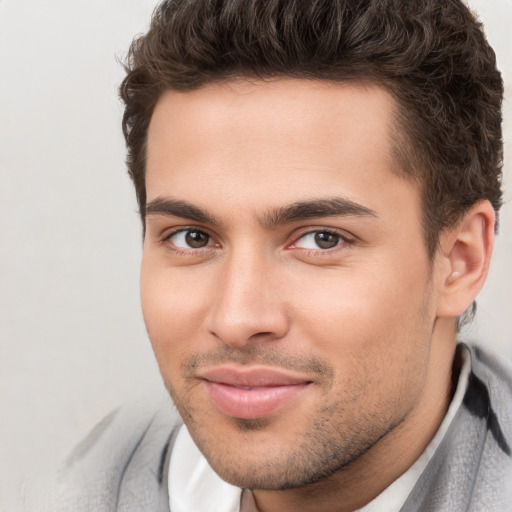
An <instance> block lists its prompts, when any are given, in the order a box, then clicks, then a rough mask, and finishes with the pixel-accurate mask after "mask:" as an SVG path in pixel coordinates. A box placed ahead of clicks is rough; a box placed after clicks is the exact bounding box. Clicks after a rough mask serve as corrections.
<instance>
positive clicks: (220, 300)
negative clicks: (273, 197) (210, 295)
mask: <svg viewBox="0 0 512 512" xmlns="http://www.w3.org/2000/svg"><path fill="white" fill-rule="evenodd" d="M275 264H276V262H272V261H271V260H270V258H269V256H268V255H267V254H266V253H265V251H264V250H263V249H261V248H258V247H255V245H254V244H252V243H251V242H250V241H249V242H248V243H245V244H243V246H241V247H239V248H237V249H234V250H232V251H231V252H230V254H229V255H228V256H227V257H226V259H225V261H224V262H223V266H222V270H221V272H219V274H220V275H219V286H218V290H217V294H216V300H215V304H214V305H213V308H212V319H211V331H212V332H213V333H214V334H215V335H216V336H217V337H218V338H219V339H221V340H222V341H223V342H224V343H226V344H229V345H243V344H245V343H247V342H248V341H249V340H250V339H251V338H252V337H253V336H254V335H260V336H262V335H263V334H265V335H266V337H267V338H269V339H270V338H272V339H275V338H278V337H281V336H282V335H283V334H284V333H285V332H286V330H287V321H286V314H285V311H284V308H283V304H282V300H281V296H280V294H279V293H278V291H277V290H276V284H277V283H276V282H275V281H274V279H273V274H274V270H273V265H275Z"/></svg>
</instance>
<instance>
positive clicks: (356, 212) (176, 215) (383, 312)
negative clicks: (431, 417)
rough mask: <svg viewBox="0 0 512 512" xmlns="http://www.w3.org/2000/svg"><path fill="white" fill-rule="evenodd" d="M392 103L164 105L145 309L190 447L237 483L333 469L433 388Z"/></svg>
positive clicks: (327, 93) (418, 250) (230, 98)
mask: <svg viewBox="0 0 512 512" xmlns="http://www.w3.org/2000/svg"><path fill="white" fill-rule="evenodd" d="M394 108H395V105H394V103H393V100H392V99H391V97H390V96H389V95H388V94H387V93H386V92H385V91H383V90H382V89H379V88H377V87H370V86H368V87H365V86H362V85H357V84H352V85H350V84H345V85H343V84H342V85H340V84H337V85H332V84H329V83H325V82H320V81H306V80H291V79H283V80H277V81H271V82H267V83H263V82H258V81H256V82H252V83H249V82H242V81H240V82H232V83H228V84H223V85H222V84H215V85H210V86H207V87H204V88H202V89H199V90H197V91H193V92H188V93H178V92H167V93H165V94H164V95H163V96H162V98H161V99H160V101H159V103H158V104H157V106H156V109H155V112H154V115H153V118H152V121H151V125H150V129H149V134H148V150H147V177H146V186H147V197H148V216H147V231H146V237H145V242H144V254H143V262H142V273H141V287H142V306H143V311H144V317H145V321H146V325H147V329H148V332H149V336H150V338H151V341H152V344H153V348H154V351H155V353H156V357H157V359H158V363H159V366H160V369H161V372H162V375H163V378H164V381H165V383H166V386H167V388H168V389H169V391H170V393H171V395H172V397H173V399H174V401H175V404H176V406H177V408H178V410H179V412H180V413H181V415H182V417H183V419H184V421H185V423H186V424H187V427H188V429H189V431H190V433H191V435H192V437H193V438H194V440H195V442H196V444H197V445H198V446H199V448H200V449H201V451H202V452H203V453H204V454H205V455H206V457H207V458H208V460H209V462H210V464H211V465H212V467H213V468H214V469H215V470H216V471H217V472H218V473H219V475H220V476H221V477H223V478H224V479H226V480H227V481H229V482H231V483H233V484H235V485H238V486H241V487H248V488H257V489H258V488H259V489H264V488H267V489H279V488H286V487H295V486H301V485H305V484H307V483H310V482H313V481H316V480H319V479H320V478H322V477H325V476H327V475H329V474H332V473H333V472H334V471H336V470H337V469H339V468H341V467H343V466H345V465H347V464H348V463H349V462H351V461H353V460H355V459H358V458H359V457H360V456H361V455H363V454H364V453H365V452H367V451H368V450H370V449H371V447H372V446H374V445H375V444H376V443H378V442H383V441H382V440H384V439H385V438H386V437H389V436H390V435H392V434H391V433H392V432H394V431H395V430H396V428H402V427H401V426H400V425H402V424H407V422H408V421H409V418H410V417H412V416H413V415H414V413H415V409H416V408H417V407H418V404H419V403H420V402H421V400H420V398H421V397H422V396H423V395H425V393H427V392H428V390H427V386H426V382H427V376H428V372H429V371H430V369H429V364H428V359H429V350H430V342H431V336H432V329H433V324H434V319H435V306H436V295H435V286H434V285H433V282H434V278H433V274H432V273H433V269H432V266H431V264H430V262H429V260H428V257H427V252H426V248H425V243H424V239H423V236H422V228H421V222H420V218H421V217H420V199H419V194H418V190H417V188H416V187H415V186H413V185H412V184H411V183H409V182H408V181H406V180H404V179H401V178H399V177H398V175H397V174H396V173H395V172H393V170H394V168H395V166H396V164H395V162H394V161H393V158H392V156H391V154H392V143H393V141H392V140H391V138H392V135H391V134H392V132H393V116H394ZM399 426H400V427H399ZM381 439H382V440H381ZM379 440H381V441H379Z"/></svg>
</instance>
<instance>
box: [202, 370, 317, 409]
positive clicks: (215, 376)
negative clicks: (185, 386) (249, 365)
mask: <svg viewBox="0 0 512 512" xmlns="http://www.w3.org/2000/svg"><path fill="white" fill-rule="evenodd" d="M203 379H204V384H205V388H206V392H207V394H208V396H209V398H210V399H211V401H212V402H213V404H214V405H215V406H216V407H217V409H218V410H219V411H221V412H222V413H224V414H226V415H227V416H231V417H234V418H240V419H256V418H262V417H265V416H269V415H271V414H273V413H275V412H277V411H278V410H279V409H281V408H283V407H284V406H286V405H287V404H289V403H290V402H291V401H292V400H293V399H294V398H295V397H296V396H297V395H298V394H300V393H301V392H302V391H304V390H305V389H306V388H307V387H308V385H309V384H311V381H309V380H305V379H301V378H296V377H293V376H290V375H287V374H284V373H281V372H279V371H276V370H274V369H249V370H245V371H239V370H235V369H232V368H219V369H214V370H210V371H208V372H206V373H205V374H204V376H203Z"/></svg>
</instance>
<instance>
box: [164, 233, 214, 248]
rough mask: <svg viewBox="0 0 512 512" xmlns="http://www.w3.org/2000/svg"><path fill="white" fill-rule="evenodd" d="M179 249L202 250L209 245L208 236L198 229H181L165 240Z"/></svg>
mask: <svg viewBox="0 0 512 512" xmlns="http://www.w3.org/2000/svg"><path fill="white" fill-rule="evenodd" d="M165 241H169V242H171V243H172V244H173V245H175V246H176V247H179V248H180V249H202V248H203V247H208V245H210V236H209V235H208V234H206V233H205V232H204V231H199V230H198V229H182V230H180V231H176V232H174V233H171V234H170V235H169V236H167V237H166V238H165Z"/></svg>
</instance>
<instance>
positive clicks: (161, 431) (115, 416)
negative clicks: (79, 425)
mask: <svg viewBox="0 0 512 512" xmlns="http://www.w3.org/2000/svg"><path fill="white" fill-rule="evenodd" d="M181 424H182V421H181V419H180V417H179V415H178V413H177V411H176V409H175V408H174V406H173V405H172V403H171V401H170V399H169V398H168V397H167V396H166V397H165V398H164V397H162V396H160V397H158V398H156V399H155V398H154V397H147V398H145V399H141V400H138V401H137V402H134V403H131V404H128V405H124V406H122V407H120V408H118V409H116V410H114V411H112V412H111V413H110V414H108V415H107V416H106V417H105V418H104V419H103V420H101V421H100V422H99V423H98V424H97V425H96V426H95V427H94V428H93V429H92V431H91V432H90V433H89V434H88V435H87V436H86V438H85V439H84V440H83V441H82V442H80V443H79V444H78V445H77V446H76V448H75V449H74V450H73V451H72V453H71V454H70V455H69V457H68V458H67V459H66V460H65V462H64V464H62V465H61V467H60V468H59V469H58V470H57V472H56V473H55V474H53V475H51V476H50V477H47V478H45V479H44V480H41V481H39V482H37V485H36V486H34V488H33V489H30V494H29V496H28V498H29V499H28V502H27V508H28V510H32V508H30V505H31V502H32V501H33V504H34V505H35V504H36V503H37V505H36V506H35V507H34V509H33V510H37V511H38V512H39V511H42V512H64V511H66V512H68V511H70V510H72V511H74V512H89V511H90V512H93V511H94V512H114V511H119V512H121V511H122V512H130V511H132V510H133V511H135V510H155V511H160V510H164V511H166V510H168V495H167V483H166V481H165V478H164V471H165V464H166V460H167V452H168V447H169V441H170V439H172V435H173V432H176V431H177V430H178V428H179V427H180V425H181Z"/></svg>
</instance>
